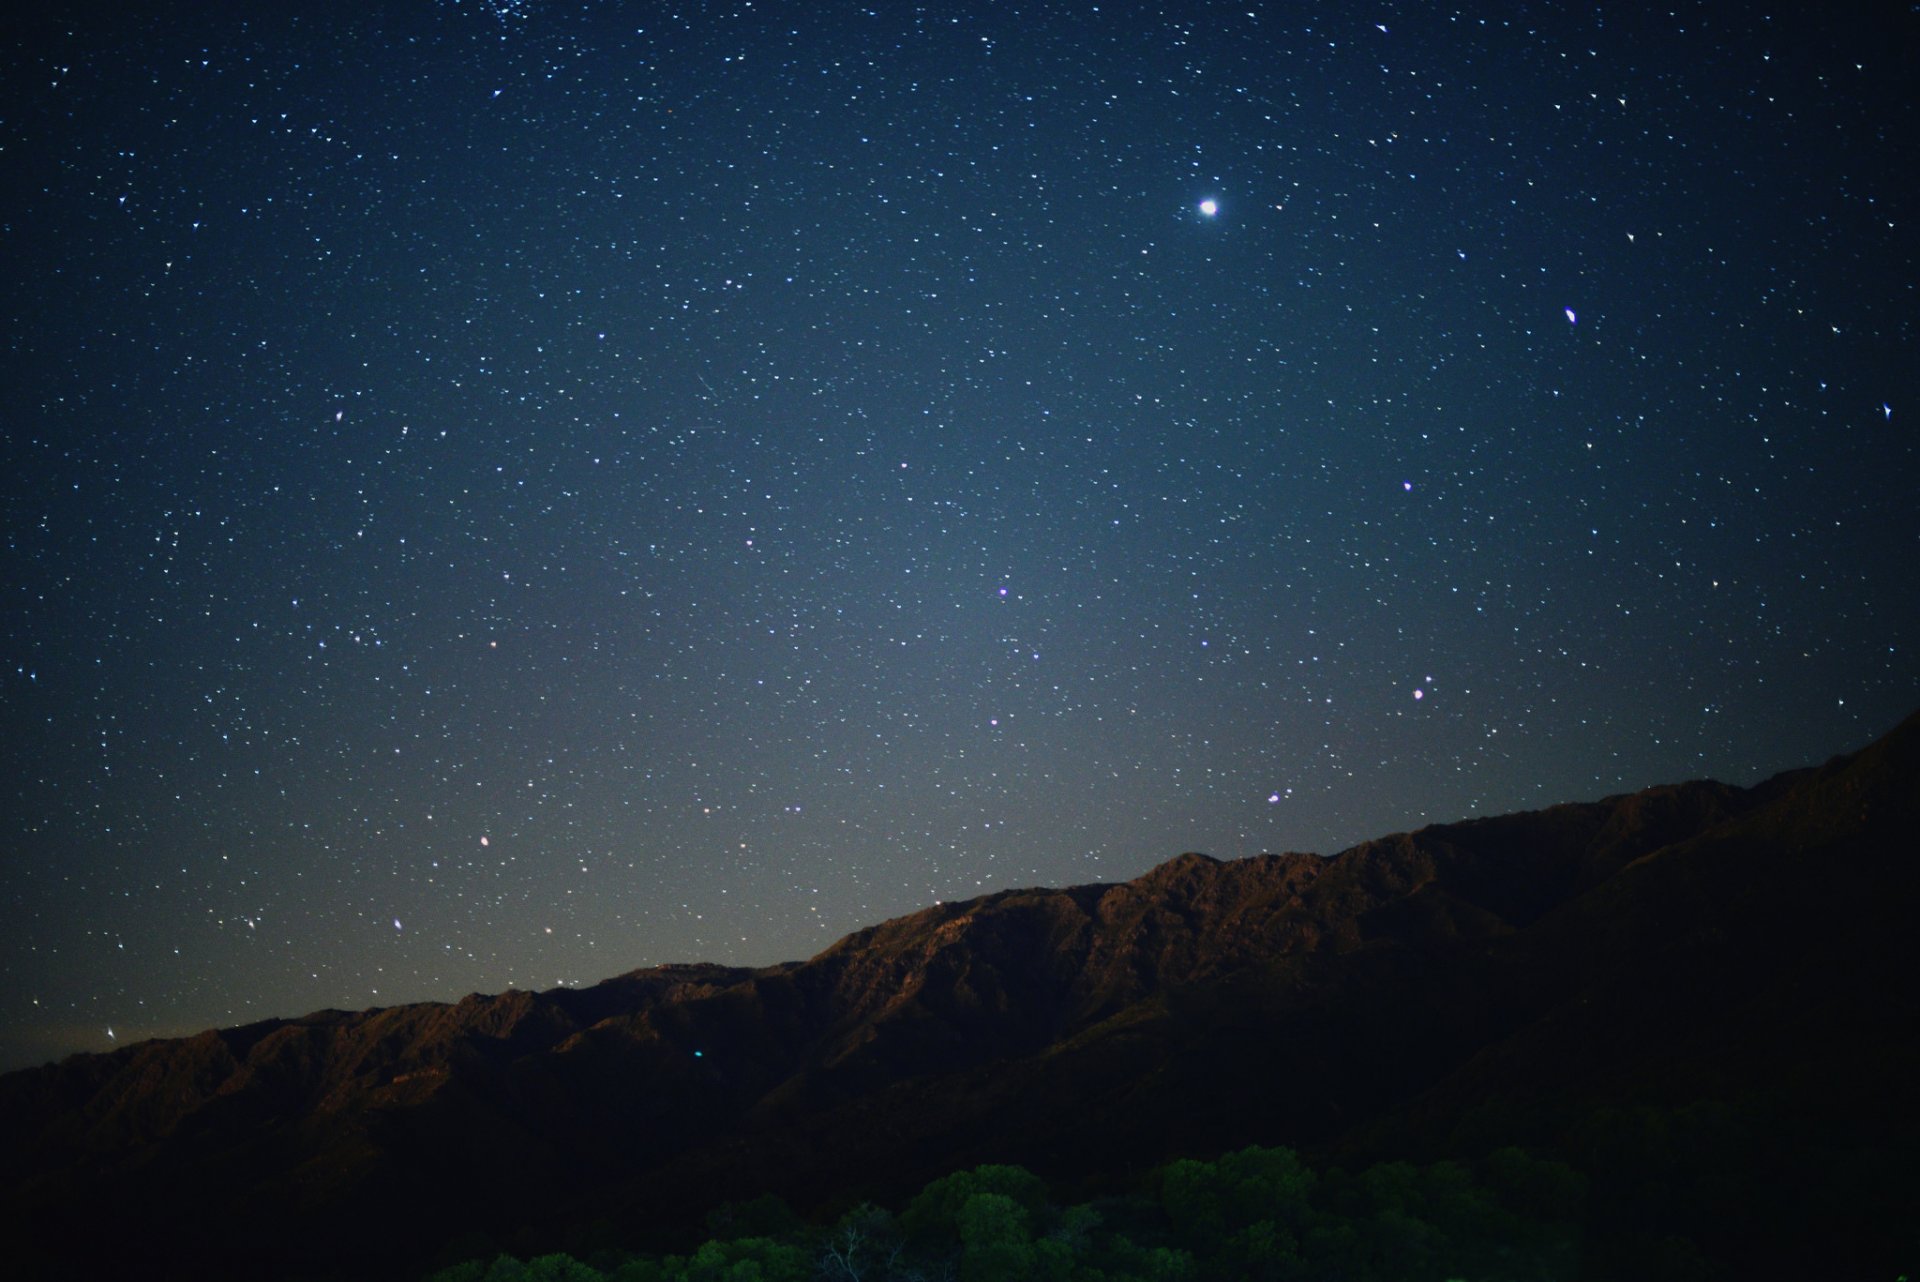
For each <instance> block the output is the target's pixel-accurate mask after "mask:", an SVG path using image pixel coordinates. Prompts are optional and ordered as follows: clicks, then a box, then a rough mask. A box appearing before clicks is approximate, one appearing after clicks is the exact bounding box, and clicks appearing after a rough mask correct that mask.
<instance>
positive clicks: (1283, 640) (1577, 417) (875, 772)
mask: <svg viewBox="0 0 1920 1282" xmlns="http://www.w3.org/2000/svg"><path fill="white" fill-rule="evenodd" d="M1811 8H1813V7H1812V6H1798V5H1794V6H1783V7H1780V8H1779V9H1777V10H1770V9H1769V8H1767V7H1766V6H1764V5H1760V6H1756V5H1753V4H1751V3H1739V4H1728V3H1711V4H1697V3H1689V2H1686V0H1682V2H1680V3H1676V4H1674V5H1672V6H1667V7H1664V9H1663V11H1661V12H1654V11H1653V10H1652V7H1650V6H1642V5H1628V4H1619V5H1615V4H1598V5H1596V4H1591V3H1589V4H1581V5H1574V4H1566V5H1556V4H1532V5H1524V6H1523V5H1513V4H1498V5H1496V4H1486V5H1479V6H1464V7H1448V6H1428V5H1424V4H1405V3H1355V4H1346V3H1318V4H1316V3H1299V4H1267V3H1261V2H1259V0H1240V2H1238V3H1233V4H1198V3H1196V4H1184V5H1183V4H1152V3H1143V4H1138V5H1136V4H1130V3H1100V4H1093V3H1086V2H1085V0H1077V2H1074V3H1046V2H1042V3H1013V2H1009V3H984V2H980V0H976V2H974V3H964V4H961V3H952V4H910V3H905V2H904V0H903V2H901V3H894V2H893V0H886V2H885V3H869V4H867V5H859V4H845V3H841V2H840V0H806V2H805V3H782V2H776V0H761V2H759V3H747V2H746V0H735V2H718V0H716V2H715V3H704V2H701V0H689V2H688V3H613V2H610V0H596V2H586V3H583V2H582V0H566V2H562V0H523V2H521V3H504V2H502V0H495V2H493V3H482V2H477V0H462V2H453V0H386V2H385V3H380V4H371V5H352V6H341V5H337V4H320V3H315V2H312V0H288V2H287V3H274V4H232V3H194V4H183V3H160V4H155V5H152V6H147V7H145V8H144V9H143V10H142V12H141V15H140V16H138V17H135V18H132V19H129V18H127V16H126V13H125V11H124V10H122V9H120V8H118V7H110V6H94V5H79V6H74V5H71V4H69V5H66V6H62V5H60V4H55V5H54V6H52V7H51V9H50V10H46V11H43V12H42V13H40V14H39V16H36V17H34V18H33V19H31V20H30V21H28V20H23V19H20V18H18V17H15V18H9V19H8V20H7V24H8V25H7V27H6V28H5V31H4V48H3V49H0V58H3V61H0V307H4V316H5V342H4V344H3V345H0V361H4V377H3V379H0V387H4V404H3V405H0V414H3V415H4V420H3V421H4V433H3V437H4V441H3V444H0V493H3V494H4V504H5V506H4V512H5V536H6V541H5V551H4V557H5V561H4V564H5V572H4V574H3V575H0V588H4V601H3V603H0V639H3V640H4V658H5V663H4V671H0V727H3V733H0V740H3V741H4V746H3V747H0V764H3V765H4V785H0V798H3V799H4V800H3V804H0V911H3V912H4V922H5V930H4V932H0V981H3V982H0V1066H4V1067H14V1066H18V1065H21V1064H26V1063H33V1062H39V1061H41V1060H43V1059H46V1058H48V1057H51V1056H55V1055H59V1054H64V1053H67V1052H70V1051H73V1050H76V1049H104V1048H106V1047H109V1046H112V1045H115V1044H122V1045H124V1044H126V1043H127V1042H128V1041H130V1040H133V1039H137V1038H141V1037H146V1036H153V1035H158V1034H174V1033H181V1032H189V1031H192V1030H195V1029H198V1028H204V1027H207V1026H211V1025H230V1024H237V1023H242V1022H246V1021H251V1020H255V1019H261V1018H266V1017H270V1016H279V1015H294V1014H299V1013H303V1012H306V1011H310V1010H315V1009H319V1008H322V1007H328V1006H337V1007H347V1008H359V1007H365V1006H372V1005H390V1004H394V1003H397V1002H402V1001H414V1000H423V999H455V998H458V997H459V996H461V995H462V994H464V993H466V992H469V991H473V990H479V991H488V992H492V991H499V990H501V989H504V988H506V987H508V986H510V985H517V986H522V987H541V988H544V987H550V986H553V985H555V984H560V983H567V984H582V983H591V982H593V981H596V980H598V979H601V978H604V977H607V976H609V975H613V974H617V973H620V972H622V971H625V970H628V969H631V968H633V967H637V966H642V965H652V964H657V963H662V962H669V961H695V960H711V961H722V962H730V963H736V964H764V963H770V962H774V961H779V960H789V959H796V958H801V957H805V956H808V955H811V954H812V953H814V952H816V951H818V950H819V949H820V948H822V947H824V946H825V945H826V944H828V943H830V942H831V941H832V940H833V939H835V938H837V937H838V936H839V935H841V934H843V933H844V932H846V931H848V930H851V929H854V928H856V927H859V926H861V925H864V924H868V923H871V922H874V921H877V920H880V919H882V918H885V917H888V916H892V915H896V914H899V913H902V912H906V911H910V910H912V909H915V908H917V907H920V906H923V905H925V904H928V903H930V902H933V901H935V900H941V899H954V898H963V897H968V896H972V895H976V894H980V893H983V892H986V891H989V890H993V889H999V888H1006V887H1013V886H1027V885H1037V884H1038V885H1060V884H1075V883H1083V882H1088V881H1096V880H1118V879H1123V878H1127V877H1131V876H1135V875H1137V874H1139V873H1141V872H1143V871H1144V870H1146V869H1147V868H1149V867H1150V866H1152V865H1153V864H1156V863H1158V862H1160V861H1162V860H1164V859H1167V858H1170V857H1171V856H1173V855H1175V854H1177V853H1179V852H1181V851H1185V850H1201V851H1205V852H1208V853H1210V854H1213V855H1215V856H1218V857H1222V858H1228V857H1234V856H1241V855H1248V854H1253V853H1257V852H1261V851H1279V850H1290V849H1292V850H1313V851H1321V852H1325V853H1332V852H1334V851H1337V850H1339V849H1341V848H1343V847H1344V846H1347V845H1350V844H1352V843H1354V842H1357V841H1360V840H1363V839H1365V838H1369V837H1373V836H1379V835H1383V834H1386V833H1390V832H1394V831H1399V830H1404V829H1407V828H1412V827H1417V826H1419V825H1421V824H1424V823H1429V822H1444V821H1451V820H1456V819H1461V818H1465V817H1468V816H1472V815H1478V814H1493V813H1501V812H1505V811H1511V810H1517V809H1528V808H1535V807H1539V806H1543V805H1548V804H1552V803H1555V802H1560V801H1570V800H1579V799H1591V798H1595V797H1599V796H1603V795H1606V794H1608V793H1614V792H1620V791H1625V790H1629V789H1633V788H1638V787H1642V786H1646V785H1649V784H1653V783H1660V782H1671V781H1676V780H1680V779H1684V778H1692V777H1700V776H1712V777H1717V778H1721V779H1725V780H1728V781H1730V782H1735V783H1742V784H1744V783H1751V782H1754V781H1757V780H1758V779H1760V778H1762V777H1764V776H1766V775H1768V774H1771V773H1773V772H1776V771H1778V770H1781V769H1784V768H1789V767H1793V766H1798V765H1803V764H1809V763H1813V762H1817V761H1820V760H1822V759H1824V758H1825V757H1827V756H1829V755H1831V754H1833V753H1836V752H1840V751H1845V750H1849V749H1851V748H1854V747H1857V746H1859V745H1861V744H1863V743H1865V742H1866V741H1868V740H1870V739H1871V738H1872V737H1874V736H1875V735H1877V734H1880V733H1882V732H1884V731H1885V730H1887V729H1888V728H1890V727H1891V726H1892V725H1893V724H1894V723H1895V722H1896V721H1897V720H1898V719H1899V718H1900V717H1901V715H1903V714H1904V713H1906V712H1908V711H1910V710H1911V709H1912V708H1913V707H1914V706H1915V705H1916V704H1920V663H1917V662H1916V658H1915V653H1916V645H1917V644H1920V572H1917V571H1916V566H1917V565H1920V516H1916V506H1917V505H1916V499H1915V495H1916V492H1920V435H1917V433H1916V424H1920V395H1917V391H1920V389H1916V370H1920V359H1916V344H1915V338H1916V329H1915V323H1914V315H1915V309H1916V302H1920V300H1917V299H1916V283H1917V282H1920V270H1917V267H1920V261H1917V260H1920V253H1916V249H1917V247H1920V241H1916V238H1915V232H1914V228H1915V218H1916V212H1917V211H1916V209H1915V204H1916V197H1917V196H1920V183H1917V181H1916V177H1915V174H1916V166H1917V165H1920V148H1917V147H1916V141H1917V140H1920V131H1916V128H1915V125H1916V119H1915V115H1916V107H1915V100H1914V97H1913V95H1912V93H1911V86H1912V84H1914V83H1916V82H1920V58H1917V57H1916V48H1920V41H1917V40H1916V32H1917V31H1920V17H1916V15H1915V13H1914V12H1913V11H1912V10H1911V9H1906V8H1903V6H1900V5H1897V4H1895V5H1887V6H1884V7H1878V8H1876V7H1874V6H1870V5H1855V6H1841V9H1842V10H1843V13H1842V15H1841V16H1838V17H1836V16H1834V15H1833V14H1831V13H1823V14H1821V15H1820V16H1819V17H1817V18H1814V17H1811V16H1809V14H1808V12H1807V10H1810V9H1811ZM110 15H111V16H110Z"/></svg>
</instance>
